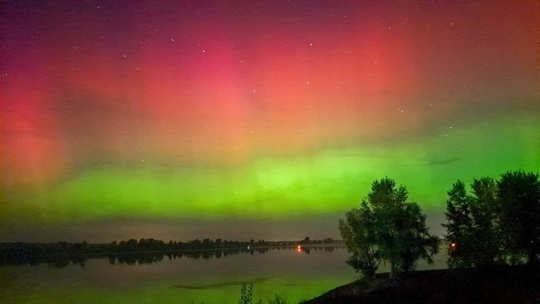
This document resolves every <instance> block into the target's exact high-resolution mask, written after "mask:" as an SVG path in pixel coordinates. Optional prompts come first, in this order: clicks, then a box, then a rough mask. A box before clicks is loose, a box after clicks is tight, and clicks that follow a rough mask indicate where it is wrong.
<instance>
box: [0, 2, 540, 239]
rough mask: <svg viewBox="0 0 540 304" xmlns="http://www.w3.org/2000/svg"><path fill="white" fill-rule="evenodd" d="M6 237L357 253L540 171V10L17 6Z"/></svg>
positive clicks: (4, 136) (0, 214)
mask: <svg viewBox="0 0 540 304" xmlns="http://www.w3.org/2000/svg"><path fill="white" fill-rule="evenodd" d="M0 6H1V9H0V71H1V75H0V77H1V80H0V81H1V84H0V87H1V92H0V178H1V184H0V187H1V188H0V191H1V194H0V195H1V197H0V241H15V240H21V241H59V240H69V241H82V240H83V239H84V240H88V241H94V242H98V241H99V242H100V241H105V242H109V241H112V240H115V239H118V240H120V239H127V238H131V237H133V238H141V237H154V238H162V239H165V240H169V239H175V240H186V239H192V238H197V237H199V238H202V237H211V238H216V237H221V238H228V239H250V238H254V239H260V238H264V239H270V240H272V239H273V240H278V239H299V238H303V237H304V236H310V237H312V238H318V237H321V238H322V237H336V238H337V237H339V231H338V230H337V221H338V219H339V218H341V217H343V214H344V213H345V212H346V211H347V210H349V209H350V208H353V207H355V206H357V205H358V203H359V202H360V201H361V199H362V197H364V196H365V195H367V193H368V192H369V188H370V185H371V182H372V181H373V180H375V179H380V178H382V177H385V176H388V177H391V178H393V179H395V180H396V182H397V183H398V184H403V185H404V186H406V187H407V189H408V190H409V200H410V201H415V202H417V203H418V204H419V205H420V206H421V207H422V208H423V210H424V211H425V213H426V214H427V215H428V224H429V225H430V226H431V229H432V231H433V232H435V233H437V234H442V233H443V231H442V228H441V227H440V223H441V222H442V221H443V218H444V215H443V212H444V208H445V199H446V191H448V190H449V189H450V187H451V185H452V183H453V182H455V181H456V180H458V179H461V180H464V181H465V182H467V183H468V182H470V181H472V179H473V178H475V177H476V178H479V177H484V176H491V177H498V176H499V174H501V173H503V172H506V171H508V170H516V169H522V170H525V171H535V172H538V171H539V169H540V89H539V88H540V19H539V18H538V16H539V15H540V3H539V2H538V1H472V2H471V3H468V2H461V1H396V2H392V1H307V0H306V1H291V2H288V1H91V0H89V1H2V3H1V4H0Z"/></svg>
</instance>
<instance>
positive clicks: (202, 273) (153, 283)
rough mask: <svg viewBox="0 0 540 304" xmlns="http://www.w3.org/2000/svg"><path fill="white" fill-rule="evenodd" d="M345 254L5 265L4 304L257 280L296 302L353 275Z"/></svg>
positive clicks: (147, 299)
mask: <svg viewBox="0 0 540 304" xmlns="http://www.w3.org/2000/svg"><path fill="white" fill-rule="evenodd" d="M347 256H348V253H347V251H346V249H345V248H337V249H335V250H333V251H325V250H324V249H319V250H313V249H312V250H311V251H310V253H309V254H308V253H306V252H298V251H296V250H295V249H281V250H277V249H274V250H269V251H267V252H266V253H257V252H255V253H254V254H250V253H242V254H236V255H228V256H223V257H221V258H215V257H213V258H209V259H202V258H200V259H193V258H187V257H182V258H176V259H175V258H171V259H169V258H168V257H167V256H165V258H164V259H163V260H162V261H160V262H156V263H151V264H139V263H136V264H131V265H129V264H126V263H123V264H120V263H118V262H117V263H115V264H111V263H110V261H109V259H106V258H95V259H88V260H86V262H85V263H84V266H80V265H73V264H69V265H67V266H65V267H62V268H57V267H53V266H47V265H43V264H42V265H38V266H7V267H0V283H1V287H0V303H124V302H125V303H237V301H238V299H239V297H240V289H241V285H242V282H252V283H253V286H254V288H253V299H254V302H256V301H257V300H259V299H262V300H263V303H267V301H268V300H270V299H272V298H273V297H274V295H275V294H280V295H281V296H283V297H284V298H285V299H286V300H287V302H288V303H297V302H298V301H300V300H302V299H309V298H312V297H314V296H317V295H320V294H322V293H324V292H326V291H328V290H330V289H332V288H334V287H337V286H339V285H343V284H346V283H349V282H352V281H353V280H355V279H356V278H357V276H356V274H355V273H354V271H353V270H352V268H351V267H350V266H348V265H347V264H346V263H345V261H346V259H347ZM442 267H444V259H443V257H441V256H439V257H437V259H436V262H435V264H434V265H425V263H422V262H420V263H419V265H418V268H419V269H426V268H442ZM381 270H382V271H384V270H385V269H384V267H383V268H382V269H381Z"/></svg>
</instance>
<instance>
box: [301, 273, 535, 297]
mask: <svg viewBox="0 0 540 304" xmlns="http://www.w3.org/2000/svg"><path fill="white" fill-rule="evenodd" d="M304 303H308V304H320V303H540V270H539V269H538V268H530V267H526V266H500V267H492V268H485V269H454V270H448V269H444V270H425V271H416V272H411V273H408V274H402V275H399V276H396V277H392V278H391V277H389V276H388V274H379V275H377V277H376V278H375V279H374V280H373V281H371V282H368V281H365V280H359V281H356V282H353V283H350V284H347V285H343V286H341V287H338V288H335V289H333V290H331V291H329V292H327V293H325V294H323V295H321V296H319V297H316V298H314V299H311V300H309V301H306V302H304Z"/></svg>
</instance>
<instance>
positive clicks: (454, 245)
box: [450, 243, 456, 251]
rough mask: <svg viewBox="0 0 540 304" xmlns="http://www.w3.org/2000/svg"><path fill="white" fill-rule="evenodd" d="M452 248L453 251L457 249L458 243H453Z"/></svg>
mask: <svg viewBox="0 0 540 304" xmlns="http://www.w3.org/2000/svg"><path fill="white" fill-rule="evenodd" d="M450 249H452V251H454V250H456V243H451V244H450Z"/></svg>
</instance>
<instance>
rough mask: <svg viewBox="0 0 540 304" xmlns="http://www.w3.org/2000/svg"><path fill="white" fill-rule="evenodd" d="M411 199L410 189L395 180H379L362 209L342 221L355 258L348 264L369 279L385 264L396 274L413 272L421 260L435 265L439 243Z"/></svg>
mask: <svg viewBox="0 0 540 304" xmlns="http://www.w3.org/2000/svg"><path fill="white" fill-rule="evenodd" d="M407 198H408V192H407V189H406V188H405V187H403V186H400V187H399V188H397V187H396V183H395V182H394V181H393V180H392V179H390V178H387V177H386V178H383V179H381V180H375V181H374V182H373V183H372V186H371V192H370V193H369V194H368V195H367V197H366V198H365V199H363V200H362V203H361V204H360V208H358V209H352V210H351V211H349V212H347V213H346V214H345V216H346V219H345V220H340V222H339V230H340V232H341V236H342V238H343V239H344V240H345V244H346V246H347V249H348V250H349V252H351V253H352V254H353V255H352V256H351V257H350V259H349V260H348V263H349V264H350V265H351V266H353V268H355V269H356V270H357V271H360V272H362V274H363V275H364V276H365V277H368V278H371V277H372V276H373V275H374V274H375V271H376V270H377V267H378V265H379V263H380V262H381V261H386V262H388V263H389V264H390V268H391V272H392V273H393V274H395V273H398V272H407V271H409V270H412V269H413V268H414V266H415V262H416V260H418V259H420V258H424V259H426V260H427V261H428V262H430V263H432V262H433V261H432V259H431V256H432V255H433V254H435V253H436V252H437V250H438V239H437V237H435V236H432V235H430V234H429V232H428V229H427V227H426V225H425V220H426V216H425V215H423V214H422V210H421V208H420V207H419V206H418V205H417V204H416V203H407V202H406V200H407Z"/></svg>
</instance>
